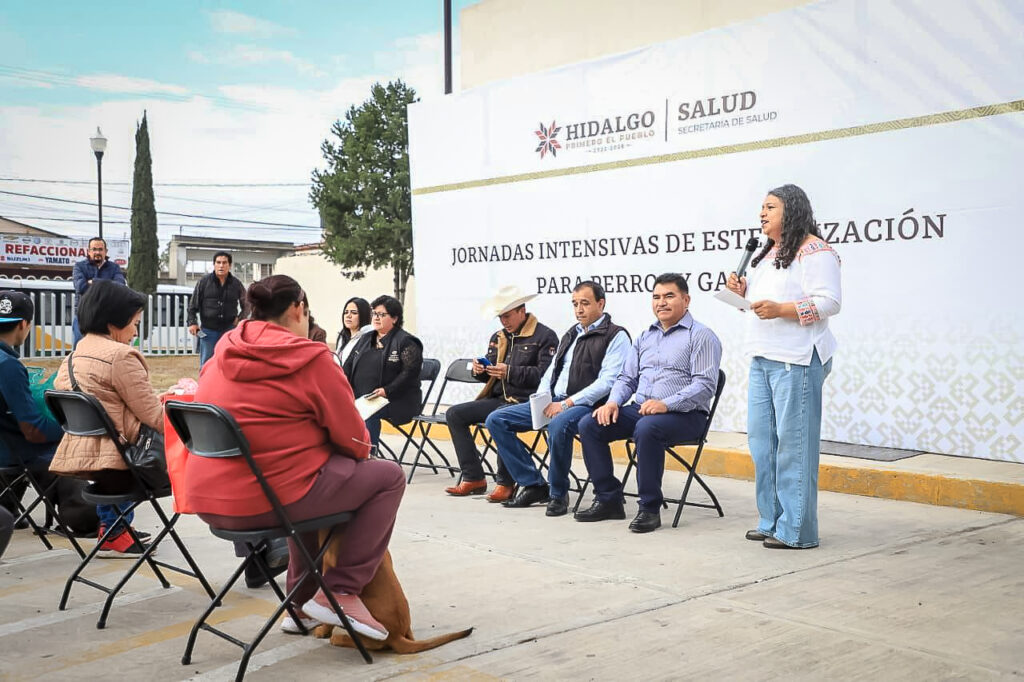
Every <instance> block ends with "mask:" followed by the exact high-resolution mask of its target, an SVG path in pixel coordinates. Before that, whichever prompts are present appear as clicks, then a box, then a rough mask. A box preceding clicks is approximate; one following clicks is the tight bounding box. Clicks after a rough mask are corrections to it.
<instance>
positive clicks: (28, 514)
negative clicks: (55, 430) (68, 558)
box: [0, 434, 85, 558]
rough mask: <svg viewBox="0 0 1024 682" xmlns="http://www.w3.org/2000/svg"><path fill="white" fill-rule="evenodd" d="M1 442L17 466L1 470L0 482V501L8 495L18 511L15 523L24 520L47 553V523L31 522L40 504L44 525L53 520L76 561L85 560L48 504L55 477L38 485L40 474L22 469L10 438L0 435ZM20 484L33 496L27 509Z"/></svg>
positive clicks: (66, 528) (69, 530) (20, 460)
mask: <svg viewBox="0 0 1024 682" xmlns="http://www.w3.org/2000/svg"><path fill="white" fill-rule="evenodd" d="M0 440H3V441H4V443H5V444H6V446H7V451H8V452H10V453H11V454H12V455H13V456H14V458H15V459H17V460H18V463H17V464H12V465H9V466H2V467H0V480H2V481H5V482H6V484H5V485H4V487H3V489H0V499H3V498H4V497H5V496H8V495H9V496H10V499H12V500H14V504H15V508H16V510H17V515H16V517H15V523H17V522H19V521H21V520H22V519H24V520H25V522H26V523H28V525H29V528H31V529H32V534H33V535H36V536H37V537H38V538H39V540H40V541H41V542H42V543H43V546H44V547H46V549H48V550H50V549H53V544H52V543H51V542H50V539H49V538H48V537H46V536H47V535H48V534H49V533H50V532H51V531H50V530H49V528H48V526H49V523H47V524H45V525H44V526H40V525H39V524H38V523H36V520H35V519H33V518H32V511H33V510H34V509H35V508H36V507H38V506H39V504H40V503H42V504H43V507H44V508H45V509H46V518H47V521H49V520H52V521H53V522H54V523H56V525H57V531H58V533H59V534H60V535H62V536H64V537H66V538H67V539H68V541H69V542H70V543H71V546H72V547H73V548H74V550H75V552H77V553H78V556H79V557H81V558H84V557H85V551H84V550H83V549H82V546H81V545H79V544H78V540H77V539H75V535H74V533H72V532H71V529H69V528H68V527H67V526H66V525H65V524H64V521H63V520H62V519H61V517H60V513H59V512H58V510H57V507H56V505H54V504H53V502H52V501H51V500H50V495H51V493H52V492H53V491H54V490H55V489H56V487H57V481H58V479H57V477H56V476H54V477H53V480H51V481H50V482H49V483H48V484H46V485H45V486H43V485H42V484H41V483H40V482H39V477H38V474H39V473H42V472H40V471H38V470H36V471H33V469H32V467H29V466H26V465H25V463H24V461H23V460H22V458H21V454H20V453H19V452H18V451H17V449H16V448H15V447H14V443H12V442H11V439H10V438H7V437H5V436H3V435H2V434H0ZM23 482H24V483H25V484H26V485H27V486H28V487H30V488H32V492H33V493H34V494H35V499H33V500H32V502H30V503H29V504H28V506H26V505H25V504H24V503H23V502H22V499H21V494H20V493H21V492H22V491H21V483H23Z"/></svg>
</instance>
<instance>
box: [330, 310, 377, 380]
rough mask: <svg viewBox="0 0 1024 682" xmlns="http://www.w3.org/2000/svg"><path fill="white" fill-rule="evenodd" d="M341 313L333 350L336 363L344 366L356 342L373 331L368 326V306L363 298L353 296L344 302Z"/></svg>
mask: <svg viewBox="0 0 1024 682" xmlns="http://www.w3.org/2000/svg"><path fill="white" fill-rule="evenodd" d="M341 311H342V312H341V331H340V332H339V333H338V340H337V342H336V343H335V344H334V348H335V350H337V352H338V362H340V363H341V364H343V365H344V364H345V361H346V360H347V359H348V356H349V353H351V352H352V349H353V348H355V345H356V341H358V340H359V337H360V336H362V335H363V334H366V333H368V332H371V331H373V325H372V324H370V319H371V317H372V315H371V312H370V304H369V303H367V302H366V299H365V298H360V297H358V296H353V297H352V298H350V299H348V300H347V301H345V307H343V308H342V309H341Z"/></svg>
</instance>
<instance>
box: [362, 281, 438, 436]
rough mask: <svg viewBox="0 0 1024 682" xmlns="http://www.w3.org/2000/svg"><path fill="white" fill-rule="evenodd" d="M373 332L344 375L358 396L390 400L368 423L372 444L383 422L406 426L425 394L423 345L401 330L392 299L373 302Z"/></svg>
mask: <svg viewBox="0 0 1024 682" xmlns="http://www.w3.org/2000/svg"><path fill="white" fill-rule="evenodd" d="M371 306H372V308H373V333H370V334H364V335H363V336H361V337H360V338H359V340H358V341H356V344H355V348H353V349H352V353H351V354H350V355H349V356H348V359H347V360H346V361H345V374H346V375H347V376H348V380H349V382H351V384H352V390H353V391H355V394H356V395H357V396H361V395H373V396H379V397H382V398H387V399H388V404H387V405H386V406H385V407H384V409H382V410H380V411H378V412H376V413H375V414H373V415H372V416H371V417H369V418H368V419H367V420H366V428H367V429H368V430H369V432H370V442H371V443H373V444H374V445H377V442H378V441H379V440H380V422H381V420H382V419H387V420H388V421H390V422H391V423H393V424H405V423H407V422H409V421H410V420H412V418H413V417H415V416H416V415H417V414H419V412H420V407H421V404H422V402H423V393H422V390H421V389H420V370H421V369H422V368H423V343H422V342H421V341H420V340H419V339H417V338H416V337H415V336H413V335H412V334H410V333H409V332H407V331H405V329H403V328H402V323H403V322H404V317H403V313H402V304H401V303H399V301H398V299H397V298H395V297H393V296H378V297H377V298H375V299H373V303H372V304H371Z"/></svg>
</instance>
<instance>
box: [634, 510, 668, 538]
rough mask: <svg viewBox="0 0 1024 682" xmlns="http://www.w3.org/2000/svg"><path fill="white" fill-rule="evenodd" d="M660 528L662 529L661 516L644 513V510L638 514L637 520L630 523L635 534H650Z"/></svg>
mask: <svg viewBox="0 0 1024 682" xmlns="http://www.w3.org/2000/svg"><path fill="white" fill-rule="evenodd" d="M658 528H661V514H660V513H658V512H649V511H643V510H642V509H641V510H640V511H638V512H637V513H636V518H634V519H633V520H632V521H630V523H629V529H630V530H631V531H633V532H634V533H650V532H651V531H652V530H656V529H658Z"/></svg>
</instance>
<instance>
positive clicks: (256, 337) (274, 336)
mask: <svg viewBox="0 0 1024 682" xmlns="http://www.w3.org/2000/svg"><path fill="white" fill-rule="evenodd" d="M195 399H196V402H203V403H212V404H214V405H219V406H220V407H223V408H224V409H226V410H227V411H228V412H230V413H231V416H233V417H234V418H235V420H236V421H238V424H239V425H240V426H241V427H242V431H243V432H244V433H245V437H246V438H247V439H248V440H249V447H250V448H251V449H252V454H253V457H254V458H255V460H256V463H257V464H258V465H259V467H260V468H261V469H262V470H263V474H264V475H265V476H266V477H267V480H268V481H269V482H270V485H271V486H272V487H273V488H274V491H275V492H276V493H277V496H278V497H279V498H280V500H281V503H282V504H291V503H292V502H296V501H298V500H299V499H300V498H302V496H303V495H305V494H306V493H307V492H309V489H310V488H311V487H312V485H313V482H314V481H315V479H316V476H317V474H318V473H319V471H320V469H321V467H323V465H324V464H325V463H326V462H327V458H328V457H332V456H334V457H344V458H346V460H347V461H349V462H351V466H352V468H353V469H354V468H355V464H356V460H357V459H365V458H366V457H368V456H369V451H370V448H369V446H367V445H365V444H364V443H367V442H369V440H370V437H369V434H368V433H367V431H366V424H365V423H364V422H363V420H362V418H360V416H359V412H357V411H356V407H355V403H354V397H353V395H352V387H351V386H349V383H348V380H347V379H346V378H345V373H344V372H342V370H341V367H339V366H338V363H337V360H336V359H335V357H334V354H333V353H331V351H330V349H329V348H328V347H327V346H326V345H324V344H323V343H318V342H316V341H310V340H309V339H304V338H301V337H299V336H296V335H295V334H292V333H291V332H290V331H288V330H287V329H284V328H283V327H280V326H278V325H276V324H273V323H272V322H261V321H258V320H245V321H243V322H242V323H241V324H240V325H238V326H237V327H236V328H235V329H233V330H231V331H230V332H228V333H227V334H225V335H224V337H223V338H221V340H220V341H219V342H218V344H217V352H216V354H215V355H214V356H213V358H212V359H211V360H210V361H208V362H207V363H206V364H205V365H204V366H203V371H202V373H201V375H200V379H199V390H198V391H197V392H196V398H195ZM358 441H363V442H362V443H360V442H358ZM185 486H186V488H187V490H188V498H189V501H190V502H191V505H192V508H193V509H194V510H195V511H196V512H199V513H210V514H222V515H225V516H253V515H256V514H261V513H264V512H268V511H270V510H271V506H270V503H269V502H268V501H267V498H266V496H264V494H263V491H262V489H261V488H260V486H259V483H258V482H257V481H256V478H255V477H254V476H253V475H252V473H251V472H250V470H249V466H248V465H247V464H246V462H245V459H244V458H241V457H237V458H230V459H209V458H204V457H191V458H189V462H188V467H187V469H186V472H185Z"/></svg>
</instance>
